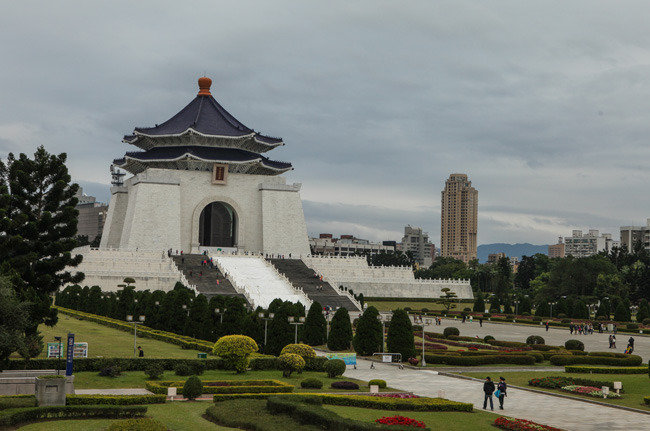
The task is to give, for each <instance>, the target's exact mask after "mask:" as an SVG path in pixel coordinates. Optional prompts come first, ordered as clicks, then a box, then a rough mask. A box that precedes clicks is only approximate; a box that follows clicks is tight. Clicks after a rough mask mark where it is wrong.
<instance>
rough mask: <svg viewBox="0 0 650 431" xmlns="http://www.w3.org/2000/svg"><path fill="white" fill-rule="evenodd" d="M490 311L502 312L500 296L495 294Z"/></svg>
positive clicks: (491, 300)
mask: <svg viewBox="0 0 650 431" xmlns="http://www.w3.org/2000/svg"><path fill="white" fill-rule="evenodd" d="M490 313H492V314H495V313H501V301H500V300H499V297H498V296H493V297H492V298H491V299H490Z"/></svg>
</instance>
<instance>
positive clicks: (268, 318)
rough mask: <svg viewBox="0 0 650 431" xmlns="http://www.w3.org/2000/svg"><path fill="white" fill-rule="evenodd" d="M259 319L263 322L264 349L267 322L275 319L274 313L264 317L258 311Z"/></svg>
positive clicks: (261, 312) (262, 313)
mask: <svg viewBox="0 0 650 431" xmlns="http://www.w3.org/2000/svg"><path fill="white" fill-rule="evenodd" d="M218 310H219V309H218V308H217V309H216V310H214V311H215V312H216V311H218ZM259 316H260V319H262V320H263V321H264V347H266V334H267V332H268V326H269V320H273V318H274V317H275V313H269V317H265V316H264V312H263V311H260V313H259Z"/></svg>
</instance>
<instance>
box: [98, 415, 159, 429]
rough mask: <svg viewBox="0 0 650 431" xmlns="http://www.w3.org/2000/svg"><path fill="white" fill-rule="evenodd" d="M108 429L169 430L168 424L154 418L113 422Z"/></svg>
mask: <svg viewBox="0 0 650 431" xmlns="http://www.w3.org/2000/svg"><path fill="white" fill-rule="evenodd" d="M106 431H167V426H166V425H164V424H162V423H160V422H158V421H157V420H155V419H152V418H138V419H126V420H123V421H117V422H113V423H112V424H111V425H110V426H109V427H108V428H106Z"/></svg>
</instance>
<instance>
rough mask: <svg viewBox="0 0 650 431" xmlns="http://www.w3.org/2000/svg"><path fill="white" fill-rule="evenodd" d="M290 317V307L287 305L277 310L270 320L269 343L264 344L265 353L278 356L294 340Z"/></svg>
mask: <svg viewBox="0 0 650 431" xmlns="http://www.w3.org/2000/svg"><path fill="white" fill-rule="evenodd" d="M288 318H289V308H288V307H287V306H283V307H280V308H278V309H277V310H276V312H275V316H273V319H272V320H271V321H270V322H269V327H268V334H267V344H266V346H264V353H265V354H267V355H275V356H277V355H279V354H280V352H281V351H282V349H283V348H284V346H286V345H287V344H291V343H293V342H294V332H293V328H292V327H291V325H290V324H289V320H288Z"/></svg>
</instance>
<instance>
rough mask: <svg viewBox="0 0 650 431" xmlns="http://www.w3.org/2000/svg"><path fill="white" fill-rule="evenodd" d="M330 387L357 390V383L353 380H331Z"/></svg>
mask: <svg viewBox="0 0 650 431" xmlns="http://www.w3.org/2000/svg"><path fill="white" fill-rule="evenodd" d="M330 387H331V388H332V389H348V390H357V389H359V385H358V384H356V383H354V382H348V381H342V382H332V384H331V385H330Z"/></svg>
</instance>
